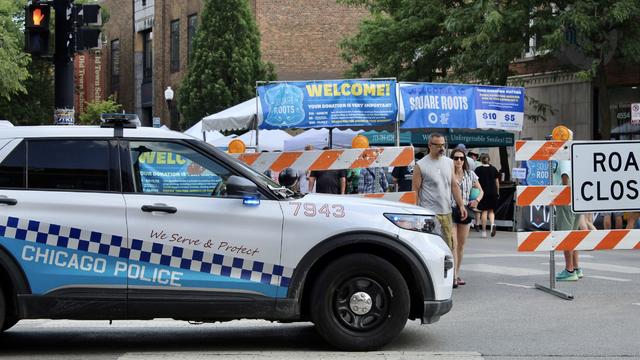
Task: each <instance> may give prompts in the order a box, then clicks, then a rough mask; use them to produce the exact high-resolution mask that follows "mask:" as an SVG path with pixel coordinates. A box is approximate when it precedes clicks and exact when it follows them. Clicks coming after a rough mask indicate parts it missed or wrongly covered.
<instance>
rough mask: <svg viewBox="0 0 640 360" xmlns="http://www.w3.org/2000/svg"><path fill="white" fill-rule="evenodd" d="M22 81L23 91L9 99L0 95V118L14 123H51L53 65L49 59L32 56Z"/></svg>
mask: <svg viewBox="0 0 640 360" xmlns="http://www.w3.org/2000/svg"><path fill="white" fill-rule="evenodd" d="M27 71H28V72H29V74H30V77H29V78H28V79H27V80H26V81H25V82H24V87H25V90H26V91H25V92H24V93H18V94H15V95H13V96H12V97H11V99H8V98H3V97H0V119H7V120H10V121H11V122H12V123H13V124H14V125H51V124H53V108H54V106H53V102H54V101H53V66H52V64H51V62H50V61H48V60H43V59H40V58H33V60H32V61H31V63H30V64H29V66H28V67H27Z"/></svg>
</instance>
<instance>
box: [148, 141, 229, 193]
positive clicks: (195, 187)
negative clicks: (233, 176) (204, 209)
mask: <svg viewBox="0 0 640 360" xmlns="http://www.w3.org/2000/svg"><path fill="white" fill-rule="evenodd" d="M138 165H139V167H140V170H139V172H140V182H141V185H142V191H143V192H144V193H181V194H190V195H211V192H212V191H213V190H214V189H215V188H216V186H217V185H218V183H219V182H220V181H221V179H220V177H219V176H218V175H216V174H214V173H212V172H211V171H209V170H207V169H205V168H204V167H202V166H200V165H199V164H197V163H195V162H192V161H191V160H188V159H186V158H183V157H182V156H180V155H179V154H175V153H172V152H162V151H157V152H156V151H150V152H145V153H142V154H141V155H140V156H139V157H138Z"/></svg>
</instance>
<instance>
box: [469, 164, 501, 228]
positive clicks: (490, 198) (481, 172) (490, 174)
mask: <svg viewBox="0 0 640 360" xmlns="http://www.w3.org/2000/svg"><path fill="white" fill-rule="evenodd" d="M490 161H491V158H490V157H489V154H482V155H480V162H481V163H482V164H481V165H480V166H478V167H477V168H476V171H475V172H476V175H478V180H479V181H480V186H481V187H482V190H483V191H484V196H483V197H482V200H481V201H480V203H478V210H480V211H482V214H481V215H480V216H481V221H482V229H481V230H482V237H483V238H486V237H487V217H489V224H490V226H491V237H494V236H496V224H495V217H496V216H495V213H494V211H495V209H496V208H497V207H498V194H499V191H500V180H499V179H500V174H499V173H498V169H496V168H495V166H493V165H491V164H490V163H489V162H490Z"/></svg>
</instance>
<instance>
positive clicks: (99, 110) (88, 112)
mask: <svg viewBox="0 0 640 360" xmlns="http://www.w3.org/2000/svg"><path fill="white" fill-rule="evenodd" d="M121 110H122V105H120V104H118V103H117V102H116V101H115V99H114V98H113V95H111V96H109V97H108V98H107V100H96V101H93V102H90V103H87V107H86V109H85V111H84V112H83V113H82V114H81V115H80V117H79V118H78V122H79V123H80V125H96V124H99V123H100V115H102V114H110V113H117V112H120V111H121Z"/></svg>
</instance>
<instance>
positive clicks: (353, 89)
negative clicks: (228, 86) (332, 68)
mask: <svg viewBox="0 0 640 360" xmlns="http://www.w3.org/2000/svg"><path fill="white" fill-rule="evenodd" d="M258 95H259V97H260V102H261V105H262V114H260V115H261V117H262V122H261V123H260V128H261V129H286V128H322V127H339V126H377V125H385V124H390V123H394V122H395V121H396V116H397V113H398V105H397V101H396V81H395V80H323V81H294V82H281V83H273V84H267V85H263V86H258Z"/></svg>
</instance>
